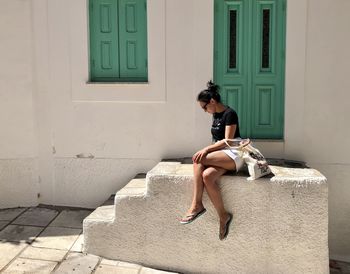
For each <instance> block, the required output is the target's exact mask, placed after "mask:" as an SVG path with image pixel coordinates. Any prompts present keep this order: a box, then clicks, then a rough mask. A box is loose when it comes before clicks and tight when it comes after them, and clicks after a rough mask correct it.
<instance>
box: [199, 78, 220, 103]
mask: <svg viewBox="0 0 350 274" xmlns="http://www.w3.org/2000/svg"><path fill="white" fill-rule="evenodd" d="M211 99H214V100H215V101H216V102H218V103H220V102H221V97H220V94H219V86H218V85H215V84H214V83H213V82H212V81H211V80H210V81H209V82H208V83H207V89H204V90H202V91H201V92H200V93H199V94H198V96H197V101H200V102H204V103H209V102H210V100H211Z"/></svg>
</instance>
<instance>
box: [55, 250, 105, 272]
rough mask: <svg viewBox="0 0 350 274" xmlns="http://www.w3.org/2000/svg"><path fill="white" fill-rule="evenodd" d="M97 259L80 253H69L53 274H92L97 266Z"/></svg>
mask: <svg viewBox="0 0 350 274" xmlns="http://www.w3.org/2000/svg"><path fill="white" fill-rule="evenodd" d="M99 259H100V258H99V257H97V256H94V255H89V254H88V255H85V254H81V253H69V254H68V256H67V258H66V259H65V260H63V262H62V263H61V265H60V266H59V267H58V268H57V269H56V271H55V273H60V274H61V273H67V274H70V273H75V274H87V273H92V271H93V270H94V268H95V267H96V265H97V264H98V261H99Z"/></svg>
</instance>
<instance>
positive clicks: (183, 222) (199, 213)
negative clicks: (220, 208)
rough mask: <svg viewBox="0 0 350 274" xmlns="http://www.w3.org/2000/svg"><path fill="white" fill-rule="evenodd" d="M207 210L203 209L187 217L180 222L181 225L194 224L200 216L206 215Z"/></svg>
mask: <svg viewBox="0 0 350 274" xmlns="http://www.w3.org/2000/svg"><path fill="white" fill-rule="evenodd" d="M206 211H207V210H206V209H205V208H203V209H202V210H201V211H198V212H196V213H192V214H189V215H187V216H185V218H183V219H181V220H180V223H181V224H189V223H192V222H193V221H194V220H195V219H197V218H198V217H199V216H201V215H202V214H204V213H205V212H206Z"/></svg>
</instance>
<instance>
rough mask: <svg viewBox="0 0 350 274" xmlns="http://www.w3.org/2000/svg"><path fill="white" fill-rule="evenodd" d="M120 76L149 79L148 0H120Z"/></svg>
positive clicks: (133, 79) (139, 79) (126, 78)
mask: <svg viewBox="0 0 350 274" xmlns="http://www.w3.org/2000/svg"><path fill="white" fill-rule="evenodd" d="M119 46H120V56H119V57H120V59H119V60H120V78H121V79H125V80H126V81H127V80H132V81H146V80H147V20H146V0H119Z"/></svg>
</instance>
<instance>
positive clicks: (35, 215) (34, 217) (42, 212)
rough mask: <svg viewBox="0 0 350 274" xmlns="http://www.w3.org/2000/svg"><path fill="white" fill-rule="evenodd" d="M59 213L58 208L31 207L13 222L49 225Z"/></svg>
mask: <svg viewBox="0 0 350 274" xmlns="http://www.w3.org/2000/svg"><path fill="white" fill-rule="evenodd" d="M57 215H58V211H57V210H53V209H47V208H40V207H36V208H30V209H28V210H27V211H26V212H24V213H23V214H22V215H21V216H19V217H18V218H17V219H16V220H15V221H14V222H13V224H17V225H36V226H47V225H48V224H49V223H50V222H51V221H52V220H53V219H54V218H55V217H56V216H57Z"/></svg>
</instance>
